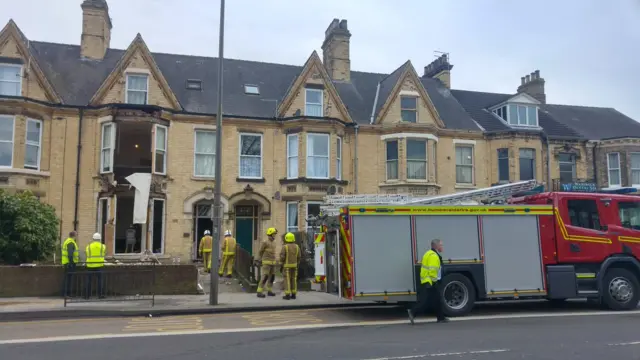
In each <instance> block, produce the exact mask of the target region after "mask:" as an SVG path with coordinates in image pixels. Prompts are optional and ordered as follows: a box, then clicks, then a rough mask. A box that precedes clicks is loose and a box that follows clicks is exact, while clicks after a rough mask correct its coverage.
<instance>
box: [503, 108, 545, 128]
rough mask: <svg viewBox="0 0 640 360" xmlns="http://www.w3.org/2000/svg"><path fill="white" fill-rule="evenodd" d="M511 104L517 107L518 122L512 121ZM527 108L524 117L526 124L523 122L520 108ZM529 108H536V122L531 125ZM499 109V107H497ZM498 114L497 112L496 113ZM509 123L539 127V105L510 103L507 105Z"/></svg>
mask: <svg viewBox="0 0 640 360" xmlns="http://www.w3.org/2000/svg"><path fill="white" fill-rule="evenodd" d="M511 106H514V107H515V108H516V116H517V119H516V123H515V124H514V123H512V122H511V120H512V119H511ZM521 107H523V108H525V114H526V115H525V119H524V124H523V123H522V121H521V119H520V111H519V108H521ZM529 108H534V109H535V110H536V123H535V125H530V124H529ZM496 110H497V109H496ZM496 114H497V113H496ZM506 121H507V123H508V124H509V125H511V126H518V127H530V128H531V127H539V126H540V119H539V116H538V107H537V106H534V105H523V104H509V105H508V107H507V120H506Z"/></svg>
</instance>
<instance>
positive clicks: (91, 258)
mask: <svg viewBox="0 0 640 360" xmlns="http://www.w3.org/2000/svg"><path fill="white" fill-rule="evenodd" d="M85 253H86V255H87V260H86V261H87V271H88V272H89V276H88V277H87V291H86V294H85V298H90V297H91V295H92V293H91V290H92V287H93V279H96V282H97V286H98V289H97V291H96V295H97V296H98V297H100V298H103V297H104V288H103V287H102V285H103V283H102V276H103V270H104V257H105V256H106V255H107V247H106V246H104V244H103V243H102V236H101V235H100V233H95V234H93V241H92V242H90V243H89V245H87V247H86V248H85Z"/></svg>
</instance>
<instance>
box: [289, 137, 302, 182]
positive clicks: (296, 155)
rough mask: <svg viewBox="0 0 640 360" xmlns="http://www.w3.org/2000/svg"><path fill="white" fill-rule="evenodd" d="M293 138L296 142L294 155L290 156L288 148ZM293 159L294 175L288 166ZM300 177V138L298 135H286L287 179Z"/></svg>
mask: <svg viewBox="0 0 640 360" xmlns="http://www.w3.org/2000/svg"><path fill="white" fill-rule="evenodd" d="M292 138H295V139H296V141H295V143H296V154H295V155H291V147H290V146H289V144H290V143H289V140H290V139H292ZM294 158H295V162H296V173H295V174H293V173H292V171H293V169H292V168H291V166H290V162H291V160H293V159H294ZM299 176H300V138H299V137H298V134H289V135H287V179H296V178H298V177H299Z"/></svg>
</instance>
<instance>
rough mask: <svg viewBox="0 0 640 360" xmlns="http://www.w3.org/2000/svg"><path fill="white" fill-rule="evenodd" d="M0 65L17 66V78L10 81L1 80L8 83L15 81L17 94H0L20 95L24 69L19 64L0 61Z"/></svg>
mask: <svg viewBox="0 0 640 360" xmlns="http://www.w3.org/2000/svg"><path fill="white" fill-rule="evenodd" d="M0 67H17V68H18V69H19V70H18V78H19V79H18V80H16V81H11V80H1V81H2V82H8V83H17V84H18V94H16V95H5V94H0V95H5V96H22V78H23V74H22V71H23V69H24V67H23V66H22V65H20V64H7V63H1V64H0Z"/></svg>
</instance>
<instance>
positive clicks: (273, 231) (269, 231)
mask: <svg viewBox="0 0 640 360" xmlns="http://www.w3.org/2000/svg"><path fill="white" fill-rule="evenodd" d="M277 233H278V230H276V228H274V227H270V228H268V229H267V236H273V235H275V234H277Z"/></svg>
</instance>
